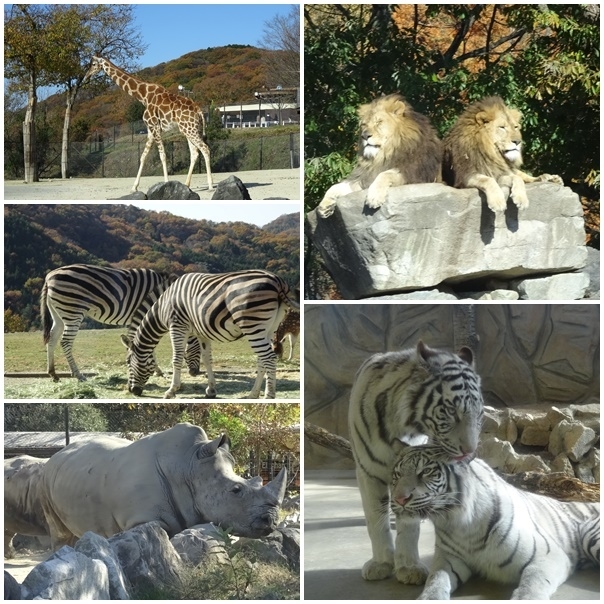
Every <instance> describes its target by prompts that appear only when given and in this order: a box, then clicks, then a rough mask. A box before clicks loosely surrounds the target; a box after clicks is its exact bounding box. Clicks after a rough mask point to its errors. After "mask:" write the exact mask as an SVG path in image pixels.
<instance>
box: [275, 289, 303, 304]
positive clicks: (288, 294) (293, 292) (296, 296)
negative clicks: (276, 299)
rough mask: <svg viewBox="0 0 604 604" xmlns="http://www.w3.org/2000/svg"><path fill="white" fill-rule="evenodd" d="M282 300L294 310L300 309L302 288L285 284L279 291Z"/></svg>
mask: <svg viewBox="0 0 604 604" xmlns="http://www.w3.org/2000/svg"><path fill="white" fill-rule="evenodd" d="M279 294H280V297H281V300H283V302H284V303H285V304H287V306H289V307H290V308H291V309H292V310H300V290H299V289H297V288H291V287H289V286H288V285H285V287H283V289H282V290H281V291H280V292H279Z"/></svg>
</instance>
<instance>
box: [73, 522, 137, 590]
mask: <svg viewBox="0 0 604 604" xmlns="http://www.w3.org/2000/svg"><path fill="white" fill-rule="evenodd" d="M74 549H75V551H76V552H80V553H81V554H84V555H85V556H88V557H89V558H91V559H93V560H100V561H101V562H102V563H103V564H104V565H105V566H106V567H107V571H108V579H109V594H110V598H111V599H112V600H129V599H130V596H129V594H128V585H127V583H128V582H127V579H126V577H125V575H124V572H123V571H122V567H121V566H120V561H119V560H118V557H117V554H116V553H115V551H114V549H113V548H112V547H111V545H110V544H109V541H108V540H107V539H105V537H101V536H100V535H97V534H95V533H92V532H90V531H88V532H86V533H84V534H83V535H82V537H81V538H80V539H78V541H76V544H75V546H74Z"/></svg>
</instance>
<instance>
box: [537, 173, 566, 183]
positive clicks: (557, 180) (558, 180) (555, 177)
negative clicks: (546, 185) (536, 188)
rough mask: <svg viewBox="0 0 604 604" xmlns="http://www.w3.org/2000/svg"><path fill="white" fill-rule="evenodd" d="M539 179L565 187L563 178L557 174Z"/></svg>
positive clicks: (546, 175) (544, 175)
mask: <svg viewBox="0 0 604 604" xmlns="http://www.w3.org/2000/svg"><path fill="white" fill-rule="evenodd" d="M539 179H540V180H541V181H542V182H553V183H554V184H556V185H564V181H563V180H562V177H561V176H558V175H557V174H542V175H541V176H540V177H539Z"/></svg>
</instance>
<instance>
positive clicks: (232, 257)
mask: <svg viewBox="0 0 604 604" xmlns="http://www.w3.org/2000/svg"><path fill="white" fill-rule="evenodd" d="M4 208H5V209H4V318H5V327H4V329H5V331H23V330H28V329H32V328H38V327H39V325H40V321H39V314H40V311H39V297H40V292H41V289H42V285H43V284H44V276H45V275H46V273H47V272H48V271H50V270H52V269H54V268H57V267H59V266H64V265H66V264H71V263H76V262H82V263H88V264H103V265H111V266H116V267H119V268H142V267H148V268H154V269H157V270H161V271H166V272H173V273H177V274H182V273H186V272H212V273H220V272H229V271H236V270H242V269H249V268H263V269H266V270H269V271H271V272H274V273H276V274H278V275H280V276H281V277H283V278H284V279H285V280H286V281H288V282H289V283H290V284H291V285H296V286H297V285H298V283H299V280H300V274H299V268H300V266H299V264H300V256H299V254H300V226H299V225H300V216H299V214H297V213H296V214H288V215H284V216H281V217H280V218H278V219H276V220H275V221H273V222H271V223H269V224H267V225H265V226H264V227H262V228H260V227H256V226H254V225H250V224H246V223H243V222H227V223H215V222H211V221H207V220H192V219H189V218H182V217H180V216H175V215H173V214H170V213H169V212H166V211H162V212H150V211H147V210H141V209H139V208H136V207H134V206H128V205H110V204H103V205H100V204H99V205H97V204H90V205H71V204H52V205H43V204H31V205H30V204H23V205H5V206H4Z"/></svg>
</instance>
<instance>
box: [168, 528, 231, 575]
mask: <svg viewBox="0 0 604 604" xmlns="http://www.w3.org/2000/svg"><path fill="white" fill-rule="evenodd" d="M170 543H171V544H172V546H173V547H174V549H175V550H176V552H177V553H178V555H179V556H180V558H181V559H182V561H183V562H185V563H186V564H189V565H191V566H200V565H205V564H208V563H209V562H210V561H212V562H227V561H228V554H227V552H226V549H225V546H224V543H223V542H221V541H220V540H219V539H217V538H215V537H214V536H213V535H212V534H211V533H210V532H208V531H204V530H203V529H202V528H201V527H196V528H188V529H186V530H184V531H182V532H181V533H178V534H176V535H174V537H172V539H170Z"/></svg>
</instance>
